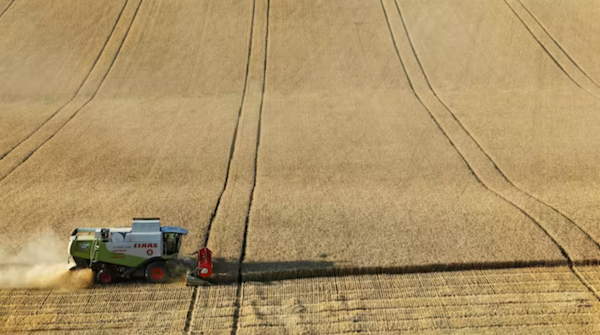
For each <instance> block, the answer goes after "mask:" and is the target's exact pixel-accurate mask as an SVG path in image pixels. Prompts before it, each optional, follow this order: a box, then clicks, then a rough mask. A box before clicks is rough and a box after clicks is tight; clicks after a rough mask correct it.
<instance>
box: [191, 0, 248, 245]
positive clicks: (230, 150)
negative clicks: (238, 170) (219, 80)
mask: <svg viewBox="0 0 600 335" xmlns="http://www.w3.org/2000/svg"><path fill="white" fill-rule="evenodd" d="M255 11H256V0H254V1H253V2H252V20H251V23H250V38H249V40H248V58H247V59H246V70H245V71H246V72H245V78H244V88H243V92H242V101H241V103H240V108H239V110H238V116H237V121H236V124H235V128H234V130H233V138H232V141H231V147H230V148H229V160H228V161H227V173H226V174H225V181H224V183H223V189H222V190H221V193H220V194H219V198H218V199H217V203H216V204H215V208H214V209H213V211H212V213H211V214H210V219H209V221H208V227H207V229H206V233H205V237H204V242H203V244H202V247H206V246H207V245H208V240H209V239H210V230H211V228H212V225H213V222H214V220H215V216H216V215H217V211H218V210H219V206H220V204H221V200H222V198H223V193H225V189H227V185H228V183H229V175H230V174H231V161H232V160H233V155H234V153H235V144H236V141H237V137H238V130H239V127H240V119H241V117H242V110H243V107H244V102H245V101H246V93H247V88H248V73H249V70H250V58H251V57H252V34H253V30H254V16H255Z"/></svg>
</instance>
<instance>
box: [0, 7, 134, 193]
mask: <svg viewBox="0 0 600 335" xmlns="http://www.w3.org/2000/svg"><path fill="white" fill-rule="evenodd" d="M135 3H137V6H136V5H135ZM142 3H143V0H137V1H136V0H127V2H126V4H125V6H124V7H123V10H122V12H121V14H120V15H119V19H118V20H117V23H116V24H115V27H114V28H113V31H112V32H111V35H110V36H109V38H108V40H107V42H106V44H105V46H104V48H103V50H102V52H101V53H100V55H99V57H98V58H97V59H96V62H95V63H94V66H93V67H92V69H91V70H90V73H89V74H88V76H87V77H86V80H85V81H84V82H83V83H82V85H81V87H80V88H79V89H78V91H77V93H76V95H75V96H74V98H73V99H71V100H70V101H69V102H68V103H67V104H65V105H64V106H63V107H62V108H61V109H60V110H59V111H57V112H56V113H54V114H53V116H52V117H51V118H50V119H48V120H47V121H46V122H45V123H44V124H43V125H42V126H41V127H39V128H38V129H37V130H36V131H35V132H34V133H32V134H31V135H30V136H29V137H28V138H27V139H26V140H25V141H22V143H20V145H18V146H17V147H15V148H14V149H13V150H11V152H10V153H9V154H7V155H6V156H5V157H4V159H3V160H2V161H1V162H0V183H1V182H2V181H4V180H5V179H6V178H7V177H8V176H9V175H10V174H11V173H13V172H14V171H15V170H17V169H18V168H19V167H20V166H21V165H22V164H23V163H24V162H26V161H27V160H28V159H29V157H31V156H32V155H33V154H34V153H35V152H37V151H38V150H39V149H40V148H41V147H42V146H43V145H44V144H46V143H47V142H48V141H50V140H51V139H52V138H53V137H54V136H55V135H56V134H58V132H60V131H61V130H62V129H63V128H64V126H65V125H66V124H67V123H69V121H71V120H72V119H73V118H74V117H75V116H76V115H77V114H78V113H79V112H80V111H81V110H82V109H83V108H84V107H85V106H87V105H88V104H89V103H90V102H91V101H92V100H93V99H94V98H95V97H96V95H97V93H98V91H99V90H100V87H101V86H102V84H103V83H104V81H105V79H106V77H107V76H108V74H109V72H110V70H111V69H112V67H113V65H114V63H115V61H116V59H117V57H118V56H119V54H120V51H121V48H122V47H123V44H124V43H125V40H126V39H127V37H128V35H129V31H130V29H131V26H132V25H133V22H134V21H135V18H136V17H137V13H138V11H139V9H140V7H141V5H142ZM131 4H133V5H131ZM125 12H126V14H125V15H123V13H125ZM123 17H127V18H129V17H130V19H129V22H127V20H122V18H123ZM117 35H122V37H121V38H120V42H119V39H118V38H113V36H117ZM116 43H119V44H118V45H117V44H116ZM61 111H62V112H63V113H61ZM65 119H66V120H65Z"/></svg>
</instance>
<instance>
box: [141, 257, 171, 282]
mask: <svg viewBox="0 0 600 335" xmlns="http://www.w3.org/2000/svg"><path fill="white" fill-rule="evenodd" d="M144 275H145V277H146V280H147V281H149V282H151V283H164V282H166V281H167V269H166V264H165V262H163V261H156V262H152V263H150V264H148V265H147V266H146V271H145V272H144Z"/></svg>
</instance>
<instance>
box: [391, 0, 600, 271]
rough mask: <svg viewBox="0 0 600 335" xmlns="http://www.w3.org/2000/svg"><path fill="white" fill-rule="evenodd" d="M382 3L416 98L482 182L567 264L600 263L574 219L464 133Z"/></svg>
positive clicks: (399, 21)
mask: <svg viewBox="0 0 600 335" xmlns="http://www.w3.org/2000/svg"><path fill="white" fill-rule="evenodd" d="M380 1H381V3H382V7H383V9H384V11H386V9H385V8H386V7H387V8H393V7H396V12H397V13H396V15H394V16H388V15H387V13H386V18H387V19H388V27H389V28H390V33H391V35H392V39H393V40H394V46H395V47H396V50H397V53H398V58H399V60H400V62H401V63H402V66H403V69H404V71H405V73H406V76H407V78H408V80H409V81H410V82H411V87H412V88H413V92H414V94H415V96H417V98H418V99H419V101H421V103H422V104H423V106H424V107H425V108H426V109H427V111H428V112H429V114H430V116H431V117H432V118H433V119H434V122H435V123H436V124H437V125H438V127H439V128H440V130H441V131H442V132H443V133H444V135H445V136H446V137H447V138H448V139H449V141H450V142H451V144H452V145H453V146H454V147H455V149H456V150H457V152H458V153H459V154H460V156H461V157H462V159H463V161H464V162H465V163H466V164H467V166H468V168H469V169H470V170H471V172H472V173H473V175H474V176H475V177H476V178H477V180H478V181H480V182H481V184H482V185H483V186H484V187H486V188H487V189H489V190H490V191H491V192H493V193H494V194H496V195H497V196H499V197H500V198H502V199H504V200H505V201H507V202H508V203H510V204H511V205H512V206H514V207H515V208H516V209H518V210H519V211H521V212H522V213H523V214H524V215H526V216H527V217H529V218H530V219H531V220H532V222H533V223H534V224H536V225H537V226H538V227H539V228H540V229H542V231H544V232H545V233H546V234H547V235H548V237H549V238H550V239H551V240H552V241H553V242H554V243H555V244H556V245H557V247H558V248H559V249H560V250H561V252H562V253H563V255H565V258H567V260H568V262H573V263H576V264H586V263H587V262H591V261H597V260H599V259H600V245H599V244H598V242H597V241H595V240H594V239H593V238H592V237H591V236H590V235H589V234H588V233H587V232H586V231H585V230H583V229H582V228H581V227H580V226H579V225H578V224H576V223H575V222H574V221H572V220H571V219H569V218H568V217H566V216H564V215H561V213H560V212H558V211H556V210H554V209H552V208H551V207H550V206H548V205H546V204H545V203H543V202H542V201H540V200H538V199H537V198H535V197H533V196H531V195H529V194H528V193H526V192H524V191H523V190H521V189H520V188H518V187H517V186H516V185H515V184H514V183H513V182H512V181H510V180H509V179H508V178H507V176H506V175H505V174H504V173H503V172H502V171H501V170H500V168H499V167H498V166H497V164H496V163H495V162H494V161H493V160H492V159H491V157H490V156H489V155H488V153H487V152H486V151H485V150H483V148H482V147H481V146H480V145H479V143H478V142H477V141H476V140H475V138H474V137H473V136H472V135H471V134H470V133H469V132H468V131H467V130H466V129H465V127H464V126H463V125H462V123H461V122H460V121H459V120H458V119H457V118H456V116H455V114H454V113H453V112H452V111H451V110H450V109H449V107H448V106H447V105H446V104H445V103H444V102H443V101H442V100H441V99H440V97H439V96H438V95H437V93H436V92H435V90H434V89H433V88H432V87H431V85H430V82H429V79H428V77H427V74H426V72H425V70H424V68H423V66H422V64H421V61H420V59H419V57H418V54H417V52H416V50H415V49H414V46H413V44H412V40H411V38H410V34H409V31H408V29H407V27H406V24H405V21H404V17H403V15H402V12H401V10H400V6H399V5H398V3H397V1H395V0H385V2H386V3H387V4H388V5H387V6H385V5H384V4H383V2H384V0H380ZM392 1H393V2H392ZM394 32H396V33H394Z"/></svg>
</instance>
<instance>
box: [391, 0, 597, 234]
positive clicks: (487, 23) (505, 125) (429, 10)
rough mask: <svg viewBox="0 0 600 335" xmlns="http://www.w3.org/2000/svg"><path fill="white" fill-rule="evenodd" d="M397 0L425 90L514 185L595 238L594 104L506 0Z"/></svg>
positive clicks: (595, 162)
mask: <svg viewBox="0 0 600 335" xmlns="http://www.w3.org/2000/svg"><path fill="white" fill-rule="evenodd" d="M398 3H399V4H400V7H401V9H402V11H403V12H404V14H405V19H406V24H407V28H408V30H409V32H410V34H411V36H412V37H413V42H414V46H415V49H416V52H417V54H418V55H419V56H420V58H421V62H422V64H423V67H424V69H425V72H426V73H427V75H428V77H429V79H430V82H431V85H432V87H433V89H434V90H436V91H437V93H438V95H439V96H440V98H441V99H442V100H443V101H445V102H446V104H447V105H448V106H449V107H450V109H451V110H452V111H453V112H454V114H455V115H456V117H457V118H458V119H459V120H460V121H461V122H462V123H463V125H464V127H465V128H466V129H467V130H468V131H469V132H470V134H472V136H473V137H474V138H475V139H476V140H477V141H478V142H479V144H480V145H481V147H482V148H483V150H485V151H486V152H487V153H488V154H489V156H490V157H491V158H492V159H493V160H494V161H495V162H496V163H497V165H498V166H499V168H500V169H501V170H502V171H503V172H504V173H505V174H506V176H507V177H508V178H509V179H510V180H512V181H513V182H514V184H515V185H517V186H518V187H520V188H521V189H522V190H524V191H525V192H527V193H529V194H531V195H532V196H535V197H537V198H538V199H540V200H542V201H544V202H546V203H547V204H549V205H551V206H553V207H555V208H557V209H558V210H559V211H561V212H562V213H564V214H565V215H566V216H567V217H569V218H570V219H572V220H573V221H574V222H576V223H577V224H579V225H580V226H582V227H583V228H584V229H585V230H586V231H587V232H589V233H590V235H591V236H592V237H593V238H594V239H595V240H596V241H600V228H599V226H598V224H597V222H598V220H599V219H600V211H598V209H597V203H598V201H600V192H598V190H599V189H600V187H599V186H600V185H598V178H597V176H598V175H599V174H600V167H599V166H600V164H599V163H600V154H599V152H598V150H597V148H598V146H600V135H599V134H600V132H599V131H598V126H597V125H598V124H600V114H599V113H598V110H600V101H598V100H597V99H595V98H594V97H592V96H590V95H589V94H588V93H587V92H585V91H584V90H582V89H581V88H579V87H578V86H577V85H575V83H573V81H571V79H570V78H569V77H568V76H567V75H566V74H565V73H564V72H563V71H562V70H561V69H560V68H559V67H558V66H557V65H556V64H555V63H554V61H553V60H552V58H550V57H549V56H548V54H547V53H546V52H545V51H544V49H543V48H542V47H541V46H540V45H539V44H538V42H537V41H536V40H535V38H534V37H533V36H532V35H531V34H530V33H529V32H528V31H527V29H526V27H525V26H524V25H523V23H522V22H521V21H520V20H519V19H518V17H517V16H516V15H515V14H514V13H513V12H512V10H511V8H510V7H509V6H508V5H507V4H506V3H505V2H504V1H493V2H490V3H489V4H486V5H485V6H484V5H483V3H481V2H477V1H445V2H443V3H438V2H435V1H404V0H401V1H398ZM449 13H452V15H449ZM475 17H477V18H485V19H481V20H475V19H473V18H475ZM425 18H426V19H425ZM434 32H435V33H434ZM437 32H440V33H437ZM449 39H451V40H449ZM442 64H443V66H442Z"/></svg>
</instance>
